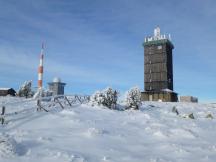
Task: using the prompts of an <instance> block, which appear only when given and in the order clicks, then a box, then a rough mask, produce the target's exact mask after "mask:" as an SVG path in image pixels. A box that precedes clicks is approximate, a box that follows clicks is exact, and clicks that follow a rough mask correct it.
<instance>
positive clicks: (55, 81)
mask: <svg viewBox="0 0 216 162" xmlns="http://www.w3.org/2000/svg"><path fill="white" fill-rule="evenodd" d="M53 82H54V83H61V79H60V78H58V77H55V78H54V79H53Z"/></svg>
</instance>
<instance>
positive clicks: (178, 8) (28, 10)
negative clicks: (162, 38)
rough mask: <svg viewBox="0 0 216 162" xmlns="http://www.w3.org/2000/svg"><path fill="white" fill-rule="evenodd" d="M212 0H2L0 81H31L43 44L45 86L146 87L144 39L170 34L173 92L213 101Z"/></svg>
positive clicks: (215, 31) (70, 89)
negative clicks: (56, 81)
mask: <svg viewBox="0 0 216 162" xmlns="http://www.w3.org/2000/svg"><path fill="white" fill-rule="evenodd" d="M215 8H216V1H215V0H181V1H177V0H164V1H161V0H151V1H150V0H149V1H147V0H133V1H132V0H109V1H107V0H70V1H69V0H37V1H35V0H20V1H17V0H7V1H4V0H0V65H1V68H0V73H1V77H0V78H1V80H0V87H14V88H15V89H17V88H18V87H19V85H20V84H22V82H24V81H25V80H33V84H34V86H37V67H38V64H39V53H40V48H41V42H43V41H44V42H45V44H46V49H45V65H44V66H45V72H44V85H45V86H46V85H47V84H46V83H47V82H49V81H51V80H52V79H53V78H54V77H55V76H58V77H61V79H62V80H63V81H64V82H66V83H67V86H66V93H68V94H69V93H79V94H91V93H93V92H94V91H96V90H97V89H103V88H105V87H107V86H112V87H113V88H116V89H118V90H119V91H120V92H122V93H123V92H124V91H126V90H127V89H129V88H130V87H132V86H136V85H137V86H139V87H140V88H141V89H142V90H143V89H144V83H143V82H144V81H143V80H144V76H143V75H144V72H143V71H144V70H143V66H144V65H143V64H144V61H143V60H144V54H143V47H142V43H143V41H144V37H145V36H148V35H152V34H153V29H154V28H155V27H156V26H157V25H159V26H160V28H161V32H162V33H164V34H168V33H170V34H171V36H172V41H173V44H174V45H175V49H174V51H173V59H174V60H173V61H174V90H175V91H176V92H177V93H179V95H194V96H197V97H199V99H200V100H201V101H202V102H216V93H215V90H216V73H215V69H216V52H215V51H216V41H215V39H216V21H215V17H216V10H215Z"/></svg>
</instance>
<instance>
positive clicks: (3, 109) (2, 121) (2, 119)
mask: <svg viewBox="0 0 216 162" xmlns="http://www.w3.org/2000/svg"><path fill="white" fill-rule="evenodd" d="M4 115H5V106H2V113H1V117H0V119H1V124H2V125H3V124H4V120H5V119H4Z"/></svg>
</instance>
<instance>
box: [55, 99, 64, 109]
mask: <svg viewBox="0 0 216 162" xmlns="http://www.w3.org/2000/svg"><path fill="white" fill-rule="evenodd" d="M55 100H56V101H57V103H59V105H60V106H61V108H62V109H64V106H63V105H62V104H61V102H60V101H59V99H58V98H55Z"/></svg>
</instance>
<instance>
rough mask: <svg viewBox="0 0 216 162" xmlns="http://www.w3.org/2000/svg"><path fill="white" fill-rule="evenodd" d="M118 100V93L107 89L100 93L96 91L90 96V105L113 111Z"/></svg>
mask: <svg viewBox="0 0 216 162" xmlns="http://www.w3.org/2000/svg"><path fill="white" fill-rule="evenodd" d="M117 100H118V92H117V91H116V90H113V89H112V88H110V87H108V88H106V89H104V90H102V91H97V92H95V93H94V94H93V95H92V96H91V103H93V104H97V105H103V106H106V107H108V108H110V109H115V106H116V104H117Z"/></svg>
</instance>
